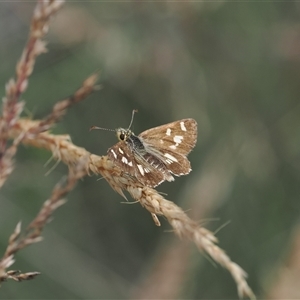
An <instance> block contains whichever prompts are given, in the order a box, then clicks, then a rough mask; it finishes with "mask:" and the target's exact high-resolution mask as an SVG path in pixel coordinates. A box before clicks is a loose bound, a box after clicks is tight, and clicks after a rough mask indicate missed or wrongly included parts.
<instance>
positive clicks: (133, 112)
mask: <svg viewBox="0 0 300 300" xmlns="http://www.w3.org/2000/svg"><path fill="white" fill-rule="evenodd" d="M137 112H138V110H137V109H134V110H133V111H132V115H131V121H130V124H129V126H128V129H130V127H131V125H132V122H133V117H134V114H135V113H137Z"/></svg>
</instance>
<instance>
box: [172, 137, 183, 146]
mask: <svg viewBox="0 0 300 300" xmlns="http://www.w3.org/2000/svg"><path fill="white" fill-rule="evenodd" d="M182 140H183V136H181V135H175V136H174V138H173V141H174V142H175V143H176V144H177V145H178V144H180V143H181V142H182ZM177 145H176V146H177Z"/></svg>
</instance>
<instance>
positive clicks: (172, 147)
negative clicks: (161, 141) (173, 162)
mask: <svg viewBox="0 0 300 300" xmlns="http://www.w3.org/2000/svg"><path fill="white" fill-rule="evenodd" d="M169 148H171V149H173V150H176V148H177V146H176V145H172V146H169Z"/></svg>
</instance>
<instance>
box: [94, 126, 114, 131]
mask: <svg viewBox="0 0 300 300" xmlns="http://www.w3.org/2000/svg"><path fill="white" fill-rule="evenodd" d="M94 129H100V130H107V131H115V130H114V129H109V128H102V127H98V126H92V127H91V128H90V131H91V130H94Z"/></svg>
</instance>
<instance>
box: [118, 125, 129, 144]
mask: <svg viewBox="0 0 300 300" xmlns="http://www.w3.org/2000/svg"><path fill="white" fill-rule="evenodd" d="M116 134H117V138H118V140H119V141H125V142H126V140H127V139H128V137H130V136H131V135H132V131H131V130H130V129H129V128H128V129H124V128H118V129H116Z"/></svg>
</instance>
